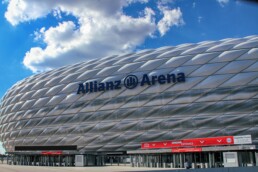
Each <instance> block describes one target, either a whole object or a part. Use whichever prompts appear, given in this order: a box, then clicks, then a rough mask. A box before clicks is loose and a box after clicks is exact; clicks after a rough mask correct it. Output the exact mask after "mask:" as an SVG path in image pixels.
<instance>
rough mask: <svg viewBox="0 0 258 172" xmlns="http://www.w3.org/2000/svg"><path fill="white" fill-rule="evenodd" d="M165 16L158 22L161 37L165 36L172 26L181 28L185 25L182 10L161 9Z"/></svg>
mask: <svg viewBox="0 0 258 172" xmlns="http://www.w3.org/2000/svg"><path fill="white" fill-rule="evenodd" d="M160 9H161V10H162V13H163V14H164V16H163V18H162V19H161V20H160V21H159V22H158V30H159V32H160V34H161V36H163V35H165V34H166V32H167V31H168V30H169V29H170V28H171V27H172V26H180V25H183V24H184V20H183V18H182V12H181V10H180V8H177V9H172V10H169V9H167V8H160Z"/></svg>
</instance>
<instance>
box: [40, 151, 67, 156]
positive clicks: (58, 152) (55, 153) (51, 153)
mask: <svg viewBox="0 0 258 172" xmlns="http://www.w3.org/2000/svg"><path fill="white" fill-rule="evenodd" d="M62 154H63V152H62V151H55V152H46V151H44V152H41V155H62Z"/></svg>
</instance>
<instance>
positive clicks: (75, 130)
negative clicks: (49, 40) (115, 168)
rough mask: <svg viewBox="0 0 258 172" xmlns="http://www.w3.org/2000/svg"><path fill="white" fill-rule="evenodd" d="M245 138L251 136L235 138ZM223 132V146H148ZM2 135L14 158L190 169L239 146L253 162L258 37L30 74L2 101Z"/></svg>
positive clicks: (257, 131) (243, 158)
mask: <svg viewBox="0 0 258 172" xmlns="http://www.w3.org/2000/svg"><path fill="white" fill-rule="evenodd" d="M239 136H241V137H242V136H243V138H244V139H247V140H248V139H249V141H247V142H245V141H243V142H241V141H240V142H236V141H235V144H234V143H233V142H231V141H232V139H235V138H236V137H239ZM224 137H227V138H225V139H226V142H225V144H221V145H219V146H218V145H216V144H215V145H214V144H210V145H204V146H200V145H199V146H198V145H192V146H189V145H187V146H186V147H185V146H178V147H176V148H175V149H174V148H172V147H173V146H171V147H170V146H168V147H162V146H161V147H156V148H155V147H154V148H150V149H148V146H147V147H144V146H146V144H153V143H157V142H160V143H162V144H165V143H164V141H180V142H181V141H182V140H184V139H189V138H191V139H195V140H196V138H203V139H204V140H205V139H206V140H207V139H208V138H214V139H217V140H220V139H223V138H224ZM229 137H230V138H229ZM231 138H232V139H231ZM0 140H1V141H2V142H3V145H4V147H5V149H6V150H7V152H8V154H9V155H11V158H12V162H13V163H16V164H27V165H36V164H37V165H46V164H48V165H49V164H52V165H53V164H58V163H59V165H60V164H61V162H62V163H65V165H74V162H76V161H77V160H78V162H79V161H81V160H82V161H83V165H103V164H105V163H106V162H109V163H110V162H111V163H112V162H120V161H122V160H123V161H128V162H131V164H132V165H134V166H151V167H161V166H164V167H165V166H170V167H182V166H183V163H184V162H185V159H186V157H187V158H188V159H189V160H191V161H192V162H193V164H194V162H195V165H196V164H198V163H199V165H200V164H201V166H204V165H203V164H205V163H206V166H207V167H208V166H209V167H214V166H223V165H225V162H224V161H223V156H224V159H225V158H227V157H225V156H228V157H231V156H232V155H226V154H225V155H224V154H223V153H225V152H232V153H235V154H236V157H237V158H238V160H237V161H238V162H239V163H238V166H243V165H247V164H253V165H255V163H258V162H257V158H258V156H257V145H258V36H249V37H244V38H232V39H223V40H220V41H204V42H200V43H197V44H182V45H179V46H175V47H162V48H158V49H151V50H144V51H140V52H137V53H130V54H123V55H117V56H109V57H105V58H101V59H94V60H90V61H87V62H83V63H78V64H75V65H70V66H65V67H62V68H58V69H55V70H51V71H48V72H45V73H40V74H37V75H34V76H31V77H28V78H26V79H24V80H21V81H19V82H17V83H16V84H15V85H13V86H12V87H11V88H10V89H9V90H8V91H7V93H6V94H5V96H4V97H3V98H2V101H1V114H0ZM200 142H202V141H200ZM203 142H204V141H203ZM171 143H172V142H171ZM177 143H178V142H177ZM228 143H230V144H228ZM179 148H182V149H179ZM171 149H172V150H176V149H177V150H179V151H177V152H175V151H174V153H173V152H172V151H171ZM180 150H181V151H180ZM77 155H78V156H77ZM75 156H77V160H76V158H75ZM129 156H130V158H128V157H129ZM231 161H233V160H232V159H231ZM244 162H245V163H244ZM223 163H224V164H223Z"/></svg>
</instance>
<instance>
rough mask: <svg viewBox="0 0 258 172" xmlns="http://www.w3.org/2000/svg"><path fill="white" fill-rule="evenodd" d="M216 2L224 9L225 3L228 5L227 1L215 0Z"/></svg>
mask: <svg viewBox="0 0 258 172" xmlns="http://www.w3.org/2000/svg"><path fill="white" fill-rule="evenodd" d="M217 2H218V3H219V4H220V6H222V7H224V6H225V5H226V4H227V3H229V0H217Z"/></svg>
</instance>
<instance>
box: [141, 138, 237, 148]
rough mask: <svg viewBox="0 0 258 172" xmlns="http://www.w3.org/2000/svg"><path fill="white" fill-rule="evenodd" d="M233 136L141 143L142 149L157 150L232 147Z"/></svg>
mask: <svg viewBox="0 0 258 172" xmlns="http://www.w3.org/2000/svg"><path fill="white" fill-rule="evenodd" d="M233 144H234V136H220V137H210V138H193V139H182V140H168V141H160V142H143V143H142V144H141V148H142V149H157V148H176V147H198V146H199V147H201V146H218V145H233Z"/></svg>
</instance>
